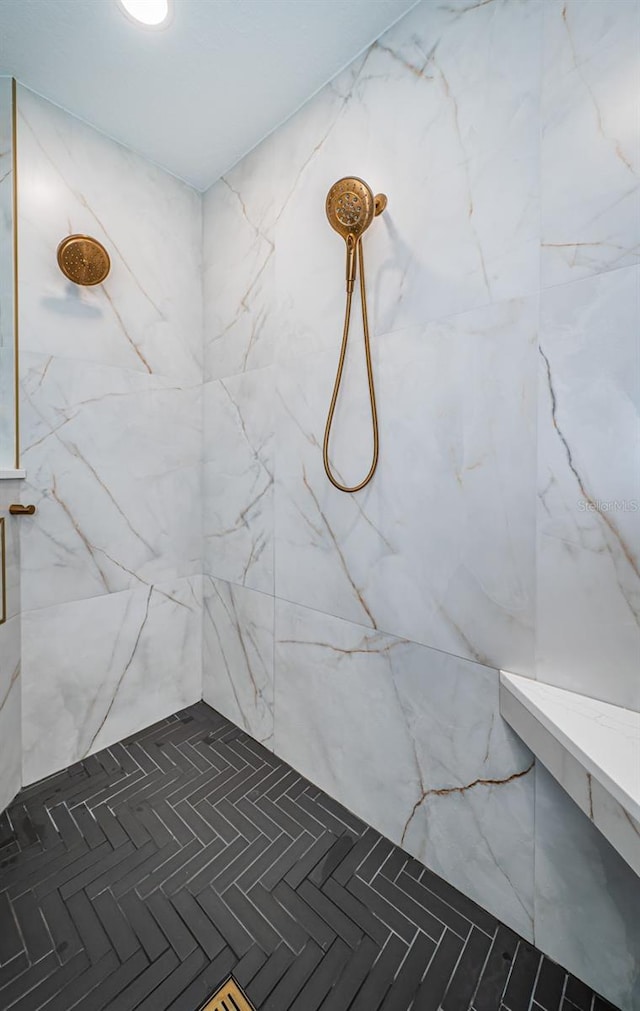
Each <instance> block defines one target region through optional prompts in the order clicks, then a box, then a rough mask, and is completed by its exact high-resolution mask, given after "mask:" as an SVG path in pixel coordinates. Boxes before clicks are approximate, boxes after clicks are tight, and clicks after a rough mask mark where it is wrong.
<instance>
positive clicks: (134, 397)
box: [21, 352, 201, 610]
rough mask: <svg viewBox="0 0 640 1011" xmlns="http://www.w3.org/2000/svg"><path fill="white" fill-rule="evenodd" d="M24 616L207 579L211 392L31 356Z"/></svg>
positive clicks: (26, 371) (25, 361)
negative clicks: (180, 580) (206, 447)
mask: <svg viewBox="0 0 640 1011" xmlns="http://www.w3.org/2000/svg"><path fill="white" fill-rule="evenodd" d="M21 380H22V403H23V410H22V432H23V461H24V464H25V467H26V469H27V475H28V476H27V480H26V482H25V487H24V491H23V494H24V495H25V496H28V497H29V499H30V501H32V502H33V503H34V504H35V505H36V506H37V508H38V514H37V517H34V518H33V519H27V521H26V522H23V525H22V530H23V555H22V563H23V571H24V581H23V599H24V607H25V610H33V609H34V608H38V607H48V606H51V605H54V604H60V603H62V602H64V601H66V600H79V599H81V598H83V597H93V596H96V595H97V594H104V593H113V592H118V591H119V590H124V589H128V588H131V587H135V586H140V585H149V584H151V583H154V582H158V581H166V580H167V579H172V578H174V577H180V576H185V575H190V574H194V573H196V572H198V571H199V569H200V565H201V562H200V524H199V517H200V502H199V498H200V486H201V485H200V481H201V475H200V431H201V413H200V412H201V393H200V388H199V387H198V386H196V385H194V386H192V387H184V386H182V385H180V384H178V383H176V382H175V381H173V380H170V379H168V378H164V377H160V376H148V375H143V374H141V373H140V372H136V371H131V370H124V369H115V368H111V367H107V366H104V365H98V364H94V363H88V362H76V361H70V360H69V359H65V358H59V357H54V356H44V355H41V354H34V353H30V352H24V353H23V354H22V377H21Z"/></svg>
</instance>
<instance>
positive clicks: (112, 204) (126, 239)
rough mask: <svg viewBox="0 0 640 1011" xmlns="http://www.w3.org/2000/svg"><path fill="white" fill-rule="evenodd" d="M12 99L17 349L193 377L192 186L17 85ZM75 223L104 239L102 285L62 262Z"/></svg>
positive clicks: (196, 200)
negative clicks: (84, 280)
mask: <svg viewBox="0 0 640 1011" xmlns="http://www.w3.org/2000/svg"><path fill="white" fill-rule="evenodd" d="M18 108H19V123H18V129H19V144H18V151H19V173H20V187H19V200H20V203H19V214H20V293H21V303H20V314H21V335H20V340H21V347H22V349H23V350H25V351H37V352H42V353H43V354H55V355H58V356H61V357H65V358H74V359H81V360H83V361H93V362H99V363H101V364H105V365H116V366H120V367H122V368H127V369H135V370H137V371H139V372H143V373H146V374H150V373H159V374H161V375H165V376H172V377H175V378H179V379H182V380H185V381H194V382H196V381H198V380H200V379H201V373H202V289H201V284H202V281H201V270H200V265H201V239H202V206H201V204H202V199H201V196H200V194H198V193H196V192H195V191H194V190H191V189H190V188H189V187H188V186H186V185H185V184H183V183H181V182H179V181H178V180H177V179H175V178H174V177H173V176H170V175H169V174H168V173H166V172H164V171H162V170H161V169H159V168H157V167H156V166H155V165H152V164H151V163H149V162H148V161H145V160H144V159H143V158H140V157H139V156H138V155H135V154H134V153H133V152H131V151H129V150H127V149H126V148H123V147H121V146H120V145H119V144H116V143H115V142H114V141H112V140H110V139H109V138H107V137H104V136H103V135H102V134H100V133H98V132H97V131H96V130H93V129H92V128H91V127H90V126H88V125H87V124H85V123H83V122H81V121H80V120H78V119H75V118H74V117H72V116H70V115H69V114H68V113H66V112H64V111H63V110H62V109H59V108H57V107H56V106H54V105H51V104H50V103H49V102H47V101H45V100H44V99H42V98H40V97H38V96H37V95H34V94H33V93H32V92H30V91H28V90H27V89H26V88H23V87H20V88H19V91H18ZM75 232H81V233H84V234H88V235H93V236H95V238H97V239H99V240H100V241H101V242H102V243H103V244H104V245H105V247H106V248H107V251H108V253H109V255H110V257H111V274H110V276H109V277H108V279H107V280H106V281H105V283H104V284H102V285H98V286H96V287H95V288H80V287H77V286H76V285H74V284H72V283H71V282H69V281H67V280H66V278H65V277H64V276H63V274H62V273H61V272H60V270H59V268H58V265H57V262H56V255H55V253H56V248H57V246H58V243H59V242H60V241H61V240H62V239H63V238H64V237H65V235H68V234H69V233H75Z"/></svg>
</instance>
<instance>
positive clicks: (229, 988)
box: [200, 976, 256, 1011]
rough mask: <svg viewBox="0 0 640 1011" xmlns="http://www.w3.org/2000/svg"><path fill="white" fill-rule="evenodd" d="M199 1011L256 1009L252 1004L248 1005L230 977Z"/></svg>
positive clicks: (244, 1010) (249, 1010)
mask: <svg viewBox="0 0 640 1011" xmlns="http://www.w3.org/2000/svg"><path fill="white" fill-rule="evenodd" d="M200 1011H256V1009H255V1008H254V1006H253V1004H250V1003H249V1001H248V999H247V998H246V997H245V995H244V994H243V992H242V990H241V989H240V987H239V986H238V984H237V983H236V981H235V980H234V979H233V978H232V977H231V976H230V977H229V979H228V980H227V982H226V983H223V985H222V986H221V987H220V989H219V990H216V992H215V993H214V995H213V997H210V998H209V1000H208V1001H207V1003H206V1004H205V1005H204V1006H203V1007H202V1008H201V1009H200Z"/></svg>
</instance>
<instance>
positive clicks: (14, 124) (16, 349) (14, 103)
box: [11, 77, 20, 470]
mask: <svg viewBox="0 0 640 1011" xmlns="http://www.w3.org/2000/svg"><path fill="white" fill-rule="evenodd" d="M11 165H12V175H13V179H12V183H13V186H12V191H13V222H12V224H13V356H14V358H13V391H14V392H13V397H14V411H15V414H14V418H15V421H14V423H15V432H14V437H15V468H16V470H19V468H20V341H19V338H18V99H17V85H16V79H15V77H12V78H11Z"/></svg>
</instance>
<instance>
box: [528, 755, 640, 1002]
mask: <svg viewBox="0 0 640 1011" xmlns="http://www.w3.org/2000/svg"><path fill="white" fill-rule="evenodd" d="M535 794H536V853H535V867H536V882H535V943H536V945H538V947H540V948H542V950H543V951H544V952H546V953H547V954H549V955H550V956H551V957H552V958H553V959H555V960H556V961H558V962H560V963H561V965H563V966H565V967H566V968H567V969H568V970H569V971H570V972H572V973H574V974H575V975H576V976H578V977H579V978H580V979H582V980H584V982H585V983H587V984H588V985H589V986H592V987H593V988H594V989H595V990H596V991H597V992H598V993H601V994H602V995H603V996H604V997H606V998H607V999H608V1000H610V1001H612V1003H614V1004H615V1006H616V1007H620V1008H622V1009H623V1011H638V1009H639V1008H640V966H639V964H638V952H639V951H640V919H639V918H638V909H639V908H640V878H639V877H638V876H637V875H636V874H635V873H634V872H633V871H632V870H631V868H630V867H629V866H628V865H627V864H626V863H625V861H624V860H623V859H622V857H621V856H619V855H618V854H617V853H616V852H615V850H614V849H613V848H612V847H611V846H610V845H609V843H608V842H607V841H606V839H605V838H604V837H603V836H602V835H601V834H600V832H599V831H598V830H597V829H596V828H595V827H594V826H593V825H592V824H591V823H590V821H589V819H588V817H586V816H585V815H584V814H583V813H582V812H581V811H580V810H579V808H578V807H577V805H575V804H573V803H572V802H571V801H569V799H568V798H567V795H566V793H565V792H564V790H563V789H562V787H561V786H559V785H558V784H557V783H556V782H555V780H554V779H553V778H552V777H551V776H550V775H549V773H548V772H547V771H546V770H545V769H544V768H543V767H542V766H541V765H540V764H538V765H537V767H536V790H535Z"/></svg>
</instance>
